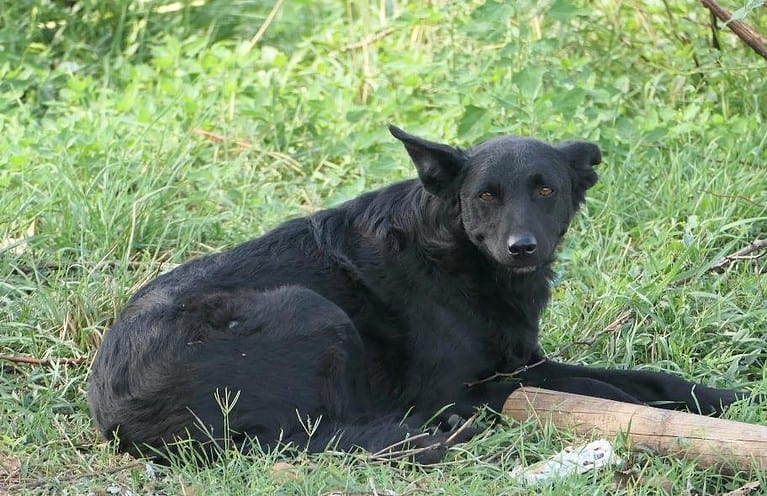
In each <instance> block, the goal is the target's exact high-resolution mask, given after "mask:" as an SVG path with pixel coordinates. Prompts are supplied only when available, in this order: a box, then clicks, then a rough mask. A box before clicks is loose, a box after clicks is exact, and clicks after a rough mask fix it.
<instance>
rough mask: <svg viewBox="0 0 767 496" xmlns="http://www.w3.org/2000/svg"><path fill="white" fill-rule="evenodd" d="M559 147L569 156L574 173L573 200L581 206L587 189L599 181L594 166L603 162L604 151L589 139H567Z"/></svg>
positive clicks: (576, 204)
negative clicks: (588, 140)
mask: <svg viewBox="0 0 767 496" xmlns="http://www.w3.org/2000/svg"><path fill="white" fill-rule="evenodd" d="M557 149H558V150H559V151H560V152H562V153H563V154H564V155H565V157H567V160H568V162H569V163H570V167H572V170H573V172H574V174H573V178H574V181H573V202H574V203H575V206H576V207H578V206H580V204H581V203H583V200H584V199H585V197H586V190H587V189H589V188H590V187H592V186H594V185H595V184H596V183H597V179H598V178H599V176H597V172H596V171H595V170H594V166H595V165H597V164H599V163H601V162H602V152H601V151H600V150H599V147H598V146H597V145H595V144H594V143H589V142H587V141H565V142H564V143H560V144H559V145H557Z"/></svg>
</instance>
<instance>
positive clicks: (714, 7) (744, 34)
mask: <svg viewBox="0 0 767 496" xmlns="http://www.w3.org/2000/svg"><path fill="white" fill-rule="evenodd" d="M700 3H702V4H703V5H704V6H706V8H708V10H710V11H711V13H712V14H714V15H715V16H716V17H717V18H719V19H720V20H721V21H722V22H724V23H726V24H727V27H728V28H730V29H731V30H732V32H733V33H735V34H736V35H738V38H740V39H741V40H743V41H744V42H745V43H746V45H748V46H750V47H751V49H752V50H754V51H755V52H756V53H758V54H759V55H761V56H762V58H763V59H765V60H767V43H765V41H764V38H762V36H761V35H760V34H759V33H757V32H756V31H754V30H753V29H751V27H750V26H749V25H748V24H746V23H745V22H743V21H732V20H730V19H731V18H732V14H730V12H729V11H728V10H727V9H723V8H722V7H720V6H719V5H718V4H717V3H716V2H715V1H714V0H700Z"/></svg>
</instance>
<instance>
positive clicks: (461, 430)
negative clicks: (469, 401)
mask: <svg viewBox="0 0 767 496" xmlns="http://www.w3.org/2000/svg"><path fill="white" fill-rule="evenodd" d="M476 418H477V414H476V413H475V414H474V415H472V416H471V417H469V418H467V419H466V420H465V421H464V422H463V425H461V427H459V428H458V429H456V430H455V431H454V432H453V433H451V434H450V436H448V438H447V439H446V440H445V443H452V442H453V440H455V438H456V437H458V435H459V434H460V433H462V432H463V431H465V430H466V428H467V427H468V426H469V425H471V423H472V422H474V419H476Z"/></svg>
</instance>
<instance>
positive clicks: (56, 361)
mask: <svg viewBox="0 0 767 496" xmlns="http://www.w3.org/2000/svg"><path fill="white" fill-rule="evenodd" d="M0 360H4V361H6V362H14V363H27V364H30V365H44V366H46V367H53V366H54V365H82V364H84V363H86V362H87V361H88V358H87V357H80V358H35V357H27V356H15V355H6V354H4V353H0Z"/></svg>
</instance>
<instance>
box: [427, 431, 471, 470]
mask: <svg viewBox="0 0 767 496" xmlns="http://www.w3.org/2000/svg"><path fill="white" fill-rule="evenodd" d="M480 432H482V431H481V430H480V429H476V428H474V427H464V428H462V429H459V430H456V431H454V432H439V433H437V434H432V435H431V436H428V437H425V438H423V439H419V440H417V441H416V442H414V443H413V448H415V449H414V451H415V452H416V453H415V454H414V455H413V459H414V460H415V461H416V463H419V464H421V465H434V464H437V463H439V462H441V461H442V460H444V458H445V455H446V454H447V450H448V448H450V447H451V446H455V445H456V444H461V443H465V442H466V441H469V440H470V439H471V438H473V437H474V436H476V435H477V434H479V433H480Z"/></svg>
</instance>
